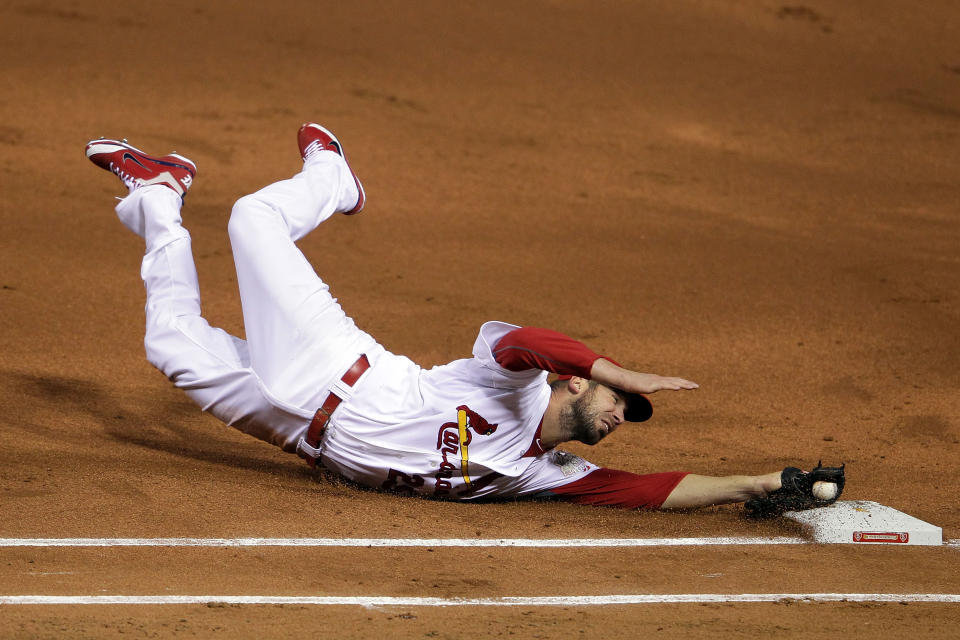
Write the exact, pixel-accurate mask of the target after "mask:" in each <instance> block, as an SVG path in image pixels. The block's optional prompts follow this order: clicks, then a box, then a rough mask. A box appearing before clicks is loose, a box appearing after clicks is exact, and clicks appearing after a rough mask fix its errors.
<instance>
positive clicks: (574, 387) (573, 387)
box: [567, 376, 590, 396]
mask: <svg viewBox="0 0 960 640" xmlns="http://www.w3.org/2000/svg"><path fill="white" fill-rule="evenodd" d="M589 385H590V381H589V380H587V379H586V378H578V377H577V376H573V377H571V378H570V379H569V380H567V391H569V392H570V393H572V394H573V395H575V396H578V395H580V394H581V393H583V392H584V391H586V390H587V388H588V387H589Z"/></svg>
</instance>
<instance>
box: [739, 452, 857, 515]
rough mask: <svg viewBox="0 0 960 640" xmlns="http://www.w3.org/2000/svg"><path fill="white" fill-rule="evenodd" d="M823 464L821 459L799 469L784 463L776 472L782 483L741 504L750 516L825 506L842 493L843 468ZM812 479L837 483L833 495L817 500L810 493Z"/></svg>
mask: <svg viewBox="0 0 960 640" xmlns="http://www.w3.org/2000/svg"><path fill="white" fill-rule="evenodd" d="M845 466H846V465H841V466H839V467H825V466H823V463H822V462H818V463H817V467H816V468H815V469H813V470H812V471H803V470H801V469H797V468H796V467H787V468H786V469H784V470H783V471H782V472H781V473H780V482H781V484H782V486H781V487H780V488H779V489H777V490H776V491H771V492H770V493H768V494H767V495H766V496H764V497H762V498H751V499H749V500H747V501H746V502H745V503H744V504H743V508H744V509H745V510H746V512H747V514H748V515H750V516H752V517H754V518H769V517H772V516H778V515H780V514H781V513H783V512H784V511H802V510H803V509H814V508H816V507H826V506H827V505H831V504H833V503H834V502H836V501H837V498H839V497H840V494H841V493H843V483H844V474H843V468H844V467H845ZM814 482H833V483H835V484H836V485H837V495H836V496H834V497H833V498H831V499H829V500H821V499H820V498H817V497H816V496H814V495H813V483H814Z"/></svg>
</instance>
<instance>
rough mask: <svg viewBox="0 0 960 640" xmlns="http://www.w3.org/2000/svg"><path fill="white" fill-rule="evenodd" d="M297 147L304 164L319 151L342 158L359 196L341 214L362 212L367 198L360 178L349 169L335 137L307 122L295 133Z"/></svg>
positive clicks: (341, 148)
mask: <svg viewBox="0 0 960 640" xmlns="http://www.w3.org/2000/svg"><path fill="white" fill-rule="evenodd" d="M297 145H298V146H299V147H300V157H301V158H303V161H304V162H306V161H307V160H308V159H309V158H311V157H312V156H313V155H314V154H315V153H319V152H320V151H333V152H334V153H336V154H337V155H339V156H340V157H341V158H343V161H344V162H346V163H347V169H350V175H352V176H353V181H354V182H356V183H357V192H358V193H359V194H360V195H359V196H358V197H357V204H355V205H354V206H353V208H352V209H350V210H349V211H344V212H343V213H345V214H346V215H348V216H352V215H353V214H355V213H360V212H361V211H362V210H363V205H364V204H366V200H367V196H366V194H364V192H363V185H362V184H360V178H358V177H357V174H356V173H354V171H353V169H351V168H350V162H349V161H348V160H347V154H346V153H344V151H343V145H341V144H340V141H339V140H337V136H335V135H333V134H332V133H331V132H330V131H328V130H327V129H325V128H323V127H321V126H320V125H319V124H316V123H315V122H308V123H307V124H305V125H303V126H302V127H300V131H298V132H297Z"/></svg>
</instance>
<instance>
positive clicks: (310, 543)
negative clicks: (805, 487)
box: [0, 537, 810, 548]
mask: <svg viewBox="0 0 960 640" xmlns="http://www.w3.org/2000/svg"><path fill="white" fill-rule="evenodd" d="M776 544H810V541H809V540H806V539H804V538H787V537H773V538H762V537H730V538H571V539H567V538H557V539H535V538H0V547H534V548H540V547H684V546H711V545H776Z"/></svg>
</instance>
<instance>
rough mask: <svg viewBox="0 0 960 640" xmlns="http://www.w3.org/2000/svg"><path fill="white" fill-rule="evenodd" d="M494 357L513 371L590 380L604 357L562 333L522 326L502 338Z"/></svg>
mask: <svg viewBox="0 0 960 640" xmlns="http://www.w3.org/2000/svg"><path fill="white" fill-rule="evenodd" d="M493 357H494V358H495V359H496V361H497V363H499V364H500V366H501V367H503V368H504V369H508V370H510V371H526V370H527V369H542V370H543V371H550V372H552V373H558V374H560V375H569V376H578V377H580V378H587V379H589V378H590V369H591V367H593V363H594V362H595V361H596V359H597V358H600V357H601V356H599V355H597V354H596V353H595V352H594V351H592V350H591V349H590V348H589V347H587V345H585V344H583V343H582V342H579V341H577V340H574V339H573V338H571V337H569V336H566V335H564V334H562V333H560V332H558V331H552V330H550V329H538V328H536V327H521V328H519V329H514V330H513V331H511V332H510V333H508V334H506V335H505V336H503V337H502V338H500V341H499V342H497V345H496V347H494V349H493Z"/></svg>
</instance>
